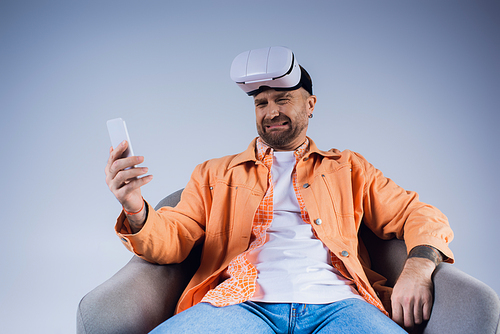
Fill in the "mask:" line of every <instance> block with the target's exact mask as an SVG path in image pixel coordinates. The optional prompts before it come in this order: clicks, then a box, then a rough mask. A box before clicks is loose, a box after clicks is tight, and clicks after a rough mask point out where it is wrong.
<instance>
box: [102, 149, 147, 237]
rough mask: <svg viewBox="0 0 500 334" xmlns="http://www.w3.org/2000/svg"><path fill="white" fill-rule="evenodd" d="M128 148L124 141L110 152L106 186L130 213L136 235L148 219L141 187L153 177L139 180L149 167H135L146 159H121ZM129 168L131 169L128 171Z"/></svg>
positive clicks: (129, 217) (137, 157)
mask: <svg viewBox="0 0 500 334" xmlns="http://www.w3.org/2000/svg"><path fill="white" fill-rule="evenodd" d="M127 147H128V143H127V141H123V142H122V143H121V144H120V145H118V146H117V147H116V149H114V150H113V148H112V147H111V148H110V150H109V159H108V163H107V164H106V168H105V170H104V171H105V173H106V184H107V185H108V187H109V189H110V190H111V192H112V193H113V194H114V195H115V197H116V199H117V200H118V201H119V202H120V204H121V205H122V206H123V209H124V210H125V211H126V212H128V213H136V212H138V213H136V214H133V215H130V214H127V218H128V221H129V223H130V227H131V228H132V230H133V231H134V233H136V232H138V231H139V230H140V229H141V228H142V226H143V225H144V222H145V219H146V210H144V208H143V205H144V199H143V198H142V195H141V187H142V186H143V185H145V184H147V183H149V182H150V181H151V180H152V179H153V176H152V175H148V176H144V177H141V178H139V176H142V175H144V174H146V173H147V172H148V168H147V167H134V166H135V165H138V164H140V163H142V162H143V161H144V157H140V156H133V157H128V158H120V157H121V155H122V154H123V152H125V150H126V149H127ZM127 168H129V169H127Z"/></svg>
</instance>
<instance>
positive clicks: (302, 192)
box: [116, 139, 453, 312]
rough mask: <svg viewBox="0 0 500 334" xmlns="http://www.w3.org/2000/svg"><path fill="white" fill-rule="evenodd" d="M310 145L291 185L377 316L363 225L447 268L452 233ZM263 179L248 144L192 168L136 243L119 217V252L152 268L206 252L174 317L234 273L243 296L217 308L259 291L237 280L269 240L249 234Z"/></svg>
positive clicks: (355, 162) (344, 158)
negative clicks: (425, 248)
mask: <svg viewBox="0 0 500 334" xmlns="http://www.w3.org/2000/svg"><path fill="white" fill-rule="evenodd" d="M309 142H310V143H309V150H308V152H307V153H305V154H304V156H303V157H300V158H299V159H298V162H297V165H296V180H294V181H295V182H294V184H296V193H297V194H298V196H297V197H298V199H299V197H300V198H301V200H300V199H299V203H301V207H304V212H306V213H307V215H308V217H307V219H308V221H309V222H310V223H311V226H312V228H313V230H314V233H315V235H316V236H317V237H318V238H319V239H320V240H322V241H323V243H324V244H325V245H326V246H327V247H328V248H329V249H330V252H331V254H332V263H333V264H334V266H335V267H336V268H337V269H338V270H339V271H340V272H341V273H342V274H343V275H344V276H345V277H347V278H349V279H352V280H353V281H354V283H355V284H356V286H357V288H358V291H359V292H360V294H361V295H362V296H363V297H364V298H365V299H366V300H367V301H369V302H370V303H372V304H374V305H376V306H377V307H379V308H380V309H381V310H383V307H382V303H381V300H380V299H379V297H378V295H377V293H376V292H375V290H374V289H373V287H372V286H371V285H370V281H369V280H368V277H367V275H366V272H365V269H366V268H364V267H363V265H362V262H363V263H364V261H363V259H362V257H363V256H364V255H366V254H361V253H359V249H360V247H358V246H359V240H358V238H357V235H358V229H359V226H360V224H361V221H363V222H364V223H365V224H366V225H367V226H368V227H369V228H370V229H372V230H373V231H374V232H375V233H376V234H377V235H378V236H379V237H381V238H384V239H388V238H391V237H394V236H396V237H398V238H401V239H402V238H403V236H404V237H405V241H406V244H407V248H408V249H411V248H413V247H415V246H417V245H422V244H427V245H432V246H434V247H436V248H437V249H439V250H440V251H441V252H443V253H444V254H445V255H446V256H447V257H448V261H449V262H453V254H452V252H451V250H450V249H449V248H448V243H449V242H450V241H451V240H452V238H453V233H452V231H451V229H450V227H449V225H448V221H447V219H446V217H445V216H444V215H443V214H442V213H441V212H440V211H439V210H438V209H436V208H434V207H433V206H430V205H427V204H425V203H422V202H420V201H419V200H418V195H417V194H416V193H414V192H408V191H405V190H404V189H402V188H400V187H398V186H397V185H396V184H395V183H394V182H393V181H391V180H390V179H388V178H385V177H384V176H383V175H382V173H381V172H380V171H378V170H377V169H375V168H374V167H373V166H372V165H370V164H369V163H368V162H367V161H366V160H365V159H364V158H363V157H362V156H361V155H359V154H356V153H353V152H351V151H347V150H346V151H343V152H340V151H338V150H330V151H328V152H326V151H320V150H318V149H317V147H316V145H315V144H314V142H313V141H312V140H310V139H309ZM271 159H272V156H271ZM264 160H265V159H264ZM269 174H270V171H269V169H268V167H266V166H265V163H264V162H262V161H261V160H260V159H259V158H258V157H257V156H256V140H254V141H253V142H252V143H251V144H250V145H249V147H248V149H247V150H246V151H244V152H243V153H240V154H237V155H233V156H227V157H223V158H219V159H213V160H209V161H207V162H205V163H203V164H201V165H199V166H197V167H196V169H195V171H194V172H193V174H192V177H191V180H190V182H189V183H188V185H187V186H186V188H185V189H184V191H183V193H182V197H181V202H180V203H179V204H178V205H177V206H176V207H175V208H169V207H165V208H161V209H160V210H158V211H157V212H155V211H154V210H153V208H152V207H149V215H148V218H147V221H146V224H145V225H144V227H143V228H142V230H141V231H140V232H138V233H137V234H130V228H129V226H128V222H127V221H126V217H125V215H124V214H123V213H122V215H121V216H120V217H119V219H118V222H117V225H116V231H117V233H118V235H119V236H120V237H121V238H122V240H123V242H124V244H125V246H126V247H127V248H129V249H130V250H131V251H133V252H134V253H136V254H137V255H138V256H140V257H142V258H144V259H146V260H148V261H150V262H155V263H161V264H165V263H178V262H181V261H182V260H184V259H185V258H186V257H187V255H188V254H189V252H190V251H191V249H192V247H193V246H194V245H196V244H198V243H203V252H202V258H201V264H200V267H199V269H198V271H197V272H196V273H195V275H194V276H193V278H192V280H191V282H190V283H189V285H188V287H187V288H186V290H185V291H184V293H183V295H182V297H181V299H180V301H179V303H178V306H177V312H180V311H182V310H185V309H187V308H188V307H190V306H192V305H194V304H196V303H199V302H200V301H201V300H202V299H203V298H204V297H205V296H207V293H209V291H211V290H214V289H215V288H216V287H217V286H219V284H220V283H223V282H225V281H224V280H225V279H226V278H227V274H229V276H231V273H230V272H229V271H230V268H229V266H230V265H232V266H233V267H234V268H236V270H235V271H233V273H236V274H238V275H239V274H240V273H241V272H244V273H245V272H246V273H247V274H248V273H250V275H247V274H244V275H243V276H241V277H244V279H248V280H249V281H247V282H245V283H244V284H240V283H238V284H237V285H236V287H237V288H238V287H241V288H242V289H243V290H241V291H240V292H239V293H238V294H240V295H241V296H238V295H237V294H234V290H233V289H234V286H232V287H231V289H232V290H227V289H219V292H218V294H217V296H218V298H219V297H221V296H223V295H224V293H225V294H228V291H232V293H231V294H230V296H229V295H227V296H225V297H223V298H222V299H223V300H225V301H230V302H231V303H232V302H234V301H235V300H237V299H238V298H239V299H238V300H241V301H244V300H247V299H248V296H251V295H252V294H253V291H252V290H251V289H252V283H251V281H252V280H253V281H254V282H255V279H254V277H256V273H255V272H254V273H252V270H251V268H250V267H249V268H250V271H245V270H243V271H241V270H240V269H241V268H243V267H242V266H243V264H244V262H238V261H239V260H245V257H244V256H243V257H242V256H241V254H244V252H245V251H247V250H248V249H249V246H250V243H251V242H253V241H255V240H256V239H255V240H253V239H252V232H253V233H254V235H255V236H258V235H260V234H263V235H265V227H264V228H263V231H264V232H263V233H258V232H257V233H256V232H255V231H254V228H255V225H256V224H255V221H256V220H259V221H262V222H264V221H268V219H267V220H266V219H261V218H257V214H258V213H259V212H260V211H259V207H261V205H264V206H265V205H266V203H265V201H266V196H267V195H266V194H267V193H268V185H269ZM271 184H272V183H271ZM271 199H272V197H271ZM267 205H269V203H268V204H267ZM271 205H272V203H271ZM306 210H307V211H306ZM271 219H272V215H271ZM250 247H251V246H250ZM238 259H239V260H238ZM233 261H234V262H233ZM226 269H227V271H226ZM247 269H248V268H247ZM253 269H254V270H255V268H253ZM223 284H224V283H223ZM253 287H255V283H254V284H253ZM245 289H246V290H245ZM214 291H217V290H214ZM211 294H213V292H210V293H209V294H208V296H207V300H208V299H209V298H211ZM212 297H213V296H212ZM383 299H384V300H387V298H383ZM386 306H387V304H386Z"/></svg>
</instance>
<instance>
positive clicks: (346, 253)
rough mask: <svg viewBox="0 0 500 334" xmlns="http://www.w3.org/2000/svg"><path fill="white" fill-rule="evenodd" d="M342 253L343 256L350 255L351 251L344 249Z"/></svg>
mask: <svg viewBox="0 0 500 334" xmlns="http://www.w3.org/2000/svg"><path fill="white" fill-rule="evenodd" d="M340 255H342V256H343V257H348V256H349V252H348V251H345V250H344V251H342V253H340Z"/></svg>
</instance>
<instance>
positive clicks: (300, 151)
mask: <svg viewBox="0 0 500 334" xmlns="http://www.w3.org/2000/svg"><path fill="white" fill-rule="evenodd" d="M255 148H256V151H257V159H259V160H260V161H263V160H264V158H265V157H266V155H268V154H271V155H272V154H274V149H273V148H272V147H270V146H269V145H267V144H266V143H264V141H263V140H262V139H261V138H260V137H259V138H257V142H256V144H255ZM308 151H309V138H307V137H306V140H305V141H304V142H303V143H302V145H300V146H299V147H298V148H297V149H296V150H295V151H294V154H295V158H296V159H297V160H299V159H301V158H302V157H303V156H304V155H306V153H307V152H308Z"/></svg>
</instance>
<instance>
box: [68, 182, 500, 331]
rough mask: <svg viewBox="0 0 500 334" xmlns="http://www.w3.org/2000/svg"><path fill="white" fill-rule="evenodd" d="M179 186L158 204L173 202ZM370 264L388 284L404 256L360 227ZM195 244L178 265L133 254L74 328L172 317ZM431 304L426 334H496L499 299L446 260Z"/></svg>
mask: <svg viewBox="0 0 500 334" xmlns="http://www.w3.org/2000/svg"><path fill="white" fill-rule="evenodd" d="M181 192H182V190H179V191H177V192H175V193H172V194H171V195H169V196H167V197H166V198H164V199H163V200H162V201H161V202H160V203H159V204H158V205H157V208H159V207H162V206H175V205H176V204H177V202H178V201H179V199H180V194H181ZM360 235H361V238H362V239H363V241H364V243H365V245H366V247H367V249H368V251H369V254H370V256H371V259H370V260H371V263H372V269H373V270H375V271H376V272H378V273H380V274H382V275H383V276H385V277H386V278H387V284H388V285H390V286H392V285H393V284H394V283H395V281H396V279H397V277H398V276H399V273H400V272H401V269H402V268H403V265H404V261H405V259H406V246H405V244H404V242H403V241H400V240H396V239H393V240H389V241H383V240H381V239H379V238H377V237H376V236H375V235H374V234H373V233H372V232H371V231H370V230H368V229H363V230H362V231H361V232H360ZM199 256H200V249H194V250H193V252H192V253H191V255H190V256H189V257H188V258H187V259H186V260H185V261H184V262H183V263H181V264H173V265H155V264H151V263H149V262H146V261H144V260H142V259H140V258H138V257H136V256H134V257H132V259H131V260H130V262H129V263H128V264H127V265H125V266H124V267H123V268H122V269H121V270H120V271H119V272H118V273H116V274H115V275H114V276H113V277H111V278H110V279H109V280H107V281H106V282H104V283H103V284H101V285H100V286H98V287H97V288H95V289H94V290H92V291H91V292H89V293H88V294H87V295H86V296H85V297H83V298H82V300H81V301H80V304H79V305H78V310H77V333H78V334H91V333H99V334H102V333H120V334H129V333H130V334H132V333H147V332H149V331H150V330H152V329H153V328H155V327H156V326H157V325H159V324H160V323H162V322H163V321H165V320H166V319H168V318H169V317H171V316H172V314H173V312H174V309H175V306H176V304H177V300H178V299H179V297H180V295H181V293H182V291H183V290H184V288H185V287H186V285H187V284H188V282H189V280H190V278H191V276H192V275H193V274H194V272H195V271H196V269H197V267H198V265H199ZM433 281H434V306H433V309H432V314H431V318H430V320H429V321H428V322H427V323H426V324H423V325H422V326H420V327H419V328H416V329H415V332H418V333H425V334H433V333H436V334H437V333H439V334H447V333H449V334H461V333H463V334H472V333H474V334H475V333H481V334H494V333H496V334H500V328H499V318H500V300H499V298H498V296H497V294H496V293H495V291H493V289H491V288H490V287H488V286H487V285H486V284H484V283H482V282H480V281H479V280H477V279H475V278H473V277H471V276H469V275H467V274H465V273H464V272H462V271H460V270H458V269H457V268H455V267H453V266H452V265H450V264H446V263H442V264H440V265H439V266H438V267H437V268H436V271H435V273H434V276H433Z"/></svg>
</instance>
